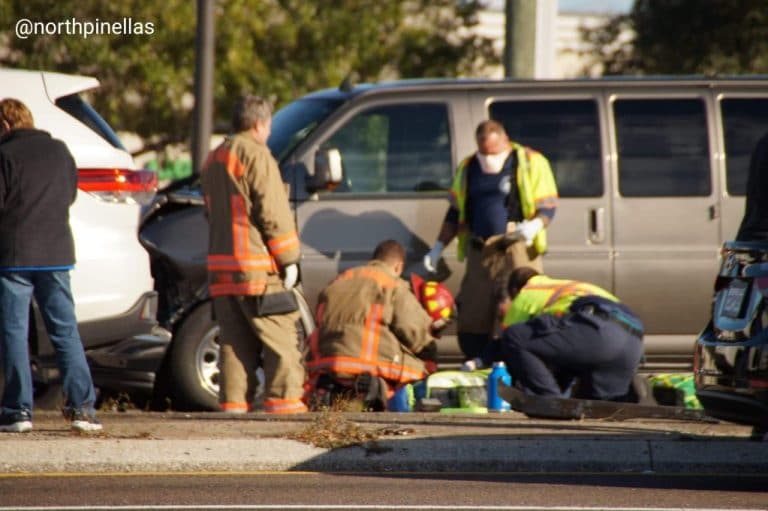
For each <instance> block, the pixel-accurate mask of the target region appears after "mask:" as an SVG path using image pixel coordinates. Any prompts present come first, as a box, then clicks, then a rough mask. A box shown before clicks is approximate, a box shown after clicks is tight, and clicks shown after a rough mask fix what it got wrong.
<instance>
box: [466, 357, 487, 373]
mask: <svg viewBox="0 0 768 511" xmlns="http://www.w3.org/2000/svg"><path fill="white" fill-rule="evenodd" d="M482 368H483V359H481V358H473V359H472V360H467V361H466V362H464V363H463V364H461V370H462V371H475V370H477V369H482Z"/></svg>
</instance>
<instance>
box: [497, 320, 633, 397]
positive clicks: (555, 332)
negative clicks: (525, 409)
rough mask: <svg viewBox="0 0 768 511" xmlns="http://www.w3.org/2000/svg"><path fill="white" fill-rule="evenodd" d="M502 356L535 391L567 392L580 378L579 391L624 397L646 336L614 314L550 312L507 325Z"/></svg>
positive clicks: (545, 393)
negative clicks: (605, 316) (557, 314)
mask: <svg viewBox="0 0 768 511" xmlns="http://www.w3.org/2000/svg"><path fill="white" fill-rule="evenodd" d="M498 342H500V345H499V346H498V347H497V348H499V349H500V350H501V358H502V360H504V362H505V363H506V364H507V367H508V368H509V372H510V374H511V375H512V378H513V379H514V380H516V381H518V382H519V383H521V384H522V386H523V387H524V388H525V389H526V390H528V391H529V392H531V393H533V394H537V395H542V396H554V397H562V396H563V391H564V390H565V388H567V386H568V385H569V383H570V381H571V380H572V379H573V378H574V377H576V378H579V383H578V388H577V392H576V394H575V395H574V397H578V398H586V399H618V398H621V397H623V396H624V395H626V394H627V391H628V390H629V386H630V383H631V381H632V378H633V376H634V374H635V372H636V371H637V367H638V364H639V363H640V359H641V357H642V354H643V345H642V340H641V338H640V337H638V336H636V335H633V334H631V333H630V332H628V331H627V330H625V329H624V328H622V327H621V326H620V325H619V324H617V323H615V322H614V321H612V320H609V319H603V318H600V317H596V316H592V315H587V314H584V313H581V312H576V313H571V314H567V315H565V316H563V317H562V318H557V317H555V316H552V315H549V314H545V315H542V316H539V317H536V318H534V319H531V320H529V321H526V322H525V323H519V324H516V325H512V326H510V327H508V328H507V329H506V330H504V332H503V334H502V336H501V339H499V341H498Z"/></svg>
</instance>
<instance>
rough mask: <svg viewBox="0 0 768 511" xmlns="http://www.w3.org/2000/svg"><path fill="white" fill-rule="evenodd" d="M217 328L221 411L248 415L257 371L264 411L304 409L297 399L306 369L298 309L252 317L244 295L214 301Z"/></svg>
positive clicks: (284, 411)
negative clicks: (262, 384) (262, 385)
mask: <svg viewBox="0 0 768 511" xmlns="http://www.w3.org/2000/svg"><path fill="white" fill-rule="evenodd" d="M213 307H214V312H215V315H216V320H217V321H218V323H219V327H220V330H221V335H220V339H221V340H220V345H221V354H220V359H219V366H220V367H219V368H220V371H221V373H220V381H219V386H220V387H219V403H220V406H221V408H222V410H225V411H234V412H246V411H248V410H249V409H250V408H251V404H252V402H253V398H254V393H255V390H256V384H257V381H256V369H257V368H258V367H259V366H262V367H263V369H264V375H265V379H266V381H265V395H264V411H265V412H270V413H298V412H304V411H306V406H304V404H303V403H302V401H301V397H302V395H303V393H304V388H303V385H304V379H305V371H304V365H303V363H302V354H301V351H300V343H299V338H298V335H299V334H298V332H299V329H297V326H296V323H297V322H298V321H299V313H298V311H295V312H290V313H287V314H274V315H269V316H261V317H253V316H252V313H251V311H250V310H249V309H248V308H247V307H246V306H244V304H243V301H242V297H237V296H219V297H215V298H214V299H213Z"/></svg>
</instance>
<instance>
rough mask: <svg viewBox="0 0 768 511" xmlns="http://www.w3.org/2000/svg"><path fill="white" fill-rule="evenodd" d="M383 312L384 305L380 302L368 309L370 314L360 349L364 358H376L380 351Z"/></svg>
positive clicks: (361, 356)
mask: <svg viewBox="0 0 768 511" xmlns="http://www.w3.org/2000/svg"><path fill="white" fill-rule="evenodd" d="M383 312H384V306H383V305H381V304H380V303H374V304H373V305H371V308H370V310H369V311H368V315H367V316H366V318H365V327H364V328H363V343H362V346H361V349H360V358H361V359H362V360H375V359H376V355H377V354H378V352H379V338H380V337H381V318H382V316H383Z"/></svg>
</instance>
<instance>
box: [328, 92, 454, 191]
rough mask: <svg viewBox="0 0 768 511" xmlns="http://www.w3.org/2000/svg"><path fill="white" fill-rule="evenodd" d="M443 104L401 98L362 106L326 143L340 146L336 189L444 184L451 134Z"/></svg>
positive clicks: (436, 187) (448, 174)
mask: <svg viewBox="0 0 768 511" xmlns="http://www.w3.org/2000/svg"><path fill="white" fill-rule="evenodd" d="M449 126H450V125H449V121H448V108H447V106H446V105H444V104H418V103H417V104H410V103H409V104H400V105H388V106H381V107H376V108H373V109H370V110H365V111H363V112H361V113H359V114H357V115H356V116H354V117H353V118H352V119H350V120H349V121H348V122H347V123H346V124H345V125H344V126H342V127H341V129H339V130H338V131H337V132H336V133H335V134H334V135H333V136H332V137H331V138H330V139H329V140H328V141H327V142H326V143H325V146H326V147H329V148H331V147H333V148H337V149H339V151H340V152H341V160H342V165H343V168H344V182H343V183H342V184H341V185H340V186H339V187H338V188H336V190H335V191H336V192H361V193H384V192H414V191H427V190H446V189H448V187H449V186H450V184H451V174H452V167H453V165H452V162H451V137H450V127H449Z"/></svg>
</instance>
